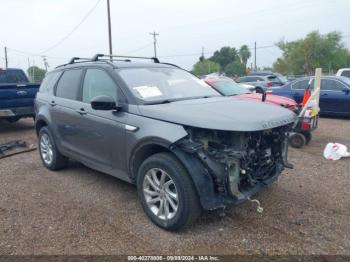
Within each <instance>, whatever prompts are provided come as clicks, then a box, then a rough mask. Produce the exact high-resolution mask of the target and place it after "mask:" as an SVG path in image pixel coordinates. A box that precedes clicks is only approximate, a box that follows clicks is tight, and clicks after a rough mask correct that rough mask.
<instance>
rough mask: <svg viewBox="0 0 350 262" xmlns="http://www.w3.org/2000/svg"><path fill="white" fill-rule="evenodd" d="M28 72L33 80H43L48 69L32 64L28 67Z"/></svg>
mask: <svg viewBox="0 0 350 262" xmlns="http://www.w3.org/2000/svg"><path fill="white" fill-rule="evenodd" d="M27 73H28V75H29V78H30V79H31V81H32V82H41V81H43V79H44V77H45V74H46V70H45V69H42V68H39V67H37V66H31V67H29V68H28V69H27Z"/></svg>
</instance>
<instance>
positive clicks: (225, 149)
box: [174, 125, 292, 208]
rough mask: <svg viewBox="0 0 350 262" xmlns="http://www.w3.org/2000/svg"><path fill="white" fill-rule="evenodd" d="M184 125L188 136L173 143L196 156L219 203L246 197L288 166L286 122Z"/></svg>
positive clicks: (287, 128) (233, 201) (236, 200)
mask: <svg viewBox="0 0 350 262" xmlns="http://www.w3.org/2000/svg"><path fill="white" fill-rule="evenodd" d="M185 129H186V131H187V133H188V136H186V137H185V138H183V139H181V140H179V141H177V142H176V143H175V144H174V147H175V148H177V149H180V150H182V151H185V152H186V153H187V154H189V155H190V156H196V158H197V159H199V160H200V162H201V163H202V165H203V166H204V169H205V170H206V172H207V173H208V174H209V175H210V176H211V178H212V181H213V184H214V190H215V194H216V195H217V196H219V197H220V199H222V200H223V201H222V202H223V205H226V204H227V203H240V202H242V201H244V200H246V199H249V197H250V196H251V195H253V194H254V193H256V192H257V191H259V190H260V189H261V188H262V187H264V186H266V185H268V184H271V183H272V182H273V181H275V180H277V178H278V176H279V175H280V174H281V172H282V171H283V169H284V167H287V168H292V165H290V164H289V163H288V160H287V157H288V130H289V129H290V126H289V125H285V126H280V127H276V128H272V129H268V130H262V131H253V132H236V131H218V130H209V129H201V128H194V127H185ZM216 207H219V206H218V205H217V206H216ZM213 208H215V205H214V206H213Z"/></svg>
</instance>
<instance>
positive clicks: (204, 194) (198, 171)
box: [128, 138, 224, 210]
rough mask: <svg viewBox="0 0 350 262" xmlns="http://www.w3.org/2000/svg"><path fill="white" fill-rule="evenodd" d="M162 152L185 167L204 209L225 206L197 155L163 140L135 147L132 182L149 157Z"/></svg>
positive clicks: (132, 162) (132, 158) (149, 141)
mask: <svg viewBox="0 0 350 262" xmlns="http://www.w3.org/2000/svg"><path fill="white" fill-rule="evenodd" d="M161 152H166V153H170V154H171V155H172V156H173V157H174V158H175V159H176V160H178V161H179V162H180V163H181V164H182V165H183V166H184V168H185V170H186V171H187V172H188V174H189V176H190V179H191V181H192V182H193V185H194V187H195V191H196V193H197V195H198V197H199V199H200V203H201V206H202V207H203V208H204V209H206V210H210V209H216V208H219V207H223V206H224V205H223V201H222V199H220V197H218V196H217V194H216V192H215V189H214V182H213V179H212V177H211V176H210V174H209V173H208V171H207V170H206V169H205V167H204V166H203V164H202V162H201V161H200V160H199V159H198V158H197V157H196V156H195V155H193V154H189V153H186V152H184V151H183V150H181V148H179V147H177V146H176V145H175V144H171V143H169V142H167V141H166V140H163V139H158V138H157V139H154V138H153V139H149V140H145V141H142V142H141V143H139V145H138V146H136V147H135V149H134V150H133V152H132V154H131V156H130V158H129V165H128V168H129V174H130V178H131V181H132V182H135V181H136V177H137V173H138V170H139V168H140V166H141V164H142V163H143V162H144V161H145V160H146V159H147V158H148V157H150V156H152V155H154V154H157V153H161Z"/></svg>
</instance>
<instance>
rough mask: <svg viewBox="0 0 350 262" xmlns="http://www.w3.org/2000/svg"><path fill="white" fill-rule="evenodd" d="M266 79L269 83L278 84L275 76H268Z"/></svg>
mask: <svg viewBox="0 0 350 262" xmlns="http://www.w3.org/2000/svg"><path fill="white" fill-rule="evenodd" d="M267 79H268V80H269V81H271V82H280V80H279V79H278V77H277V76H268V77H267Z"/></svg>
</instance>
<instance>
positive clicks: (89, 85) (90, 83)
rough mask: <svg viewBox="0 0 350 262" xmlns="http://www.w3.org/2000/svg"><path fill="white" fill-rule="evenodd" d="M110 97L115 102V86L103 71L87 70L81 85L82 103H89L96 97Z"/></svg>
mask: <svg viewBox="0 0 350 262" xmlns="http://www.w3.org/2000/svg"><path fill="white" fill-rule="evenodd" d="M101 95H105V96H110V97H113V98H114V99H115V101H117V86H116V84H115V83H114V81H113V80H112V78H111V77H110V76H109V75H108V74H107V73H106V72H105V71H103V70H100V69H87V70H86V74H85V77H84V85H83V102H84V103H90V102H91V100H92V99H93V98H95V97H97V96H101Z"/></svg>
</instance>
